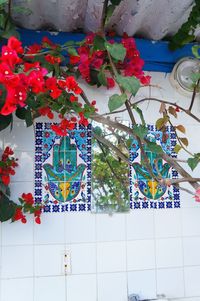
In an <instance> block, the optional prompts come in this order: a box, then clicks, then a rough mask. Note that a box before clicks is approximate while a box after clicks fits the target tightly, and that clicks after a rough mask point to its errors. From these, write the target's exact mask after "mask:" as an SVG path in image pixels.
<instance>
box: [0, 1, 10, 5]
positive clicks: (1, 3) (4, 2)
mask: <svg viewBox="0 0 200 301" xmlns="http://www.w3.org/2000/svg"><path fill="white" fill-rule="evenodd" d="M6 3H8V0H0V5H3V4H6Z"/></svg>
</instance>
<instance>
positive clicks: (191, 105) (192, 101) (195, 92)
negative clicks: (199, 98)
mask: <svg viewBox="0 0 200 301" xmlns="http://www.w3.org/2000/svg"><path fill="white" fill-rule="evenodd" d="M199 82H200V79H198V81H197V83H196V84H195V86H194V90H193V93H192V99H191V103H190V107H189V111H191V110H192V107H193V104H194V100H195V96H196V94H197V88H198V87H199Z"/></svg>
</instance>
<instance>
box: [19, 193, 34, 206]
mask: <svg viewBox="0 0 200 301" xmlns="http://www.w3.org/2000/svg"><path fill="white" fill-rule="evenodd" d="M22 199H23V200H24V202H25V203H26V204H28V205H31V206H32V205H33V204H34V199H33V195H32V193H23V194H22Z"/></svg>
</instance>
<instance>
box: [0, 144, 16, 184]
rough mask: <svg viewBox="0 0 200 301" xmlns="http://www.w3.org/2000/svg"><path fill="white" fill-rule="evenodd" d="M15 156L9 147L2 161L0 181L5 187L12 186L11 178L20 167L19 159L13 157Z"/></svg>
mask: <svg viewBox="0 0 200 301" xmlns="http://www.w3.org/2000/svg"><path fill="white" fill-rule="evenodd" d="M13 154H14V152H13V150H12V149H11V148H10V147H8V146H7V147H6V148H5V150H4V152H3V154H2V158H1V161H0V179H1V182H2V183H3V184H4V185H5V186H8V185H9V184H10V176H11V175H12V176H13V175H14V174H15V170H14V168H15V167H17V166H18V163H17V159H15V158H14V157H12V155H13Z"/></svg>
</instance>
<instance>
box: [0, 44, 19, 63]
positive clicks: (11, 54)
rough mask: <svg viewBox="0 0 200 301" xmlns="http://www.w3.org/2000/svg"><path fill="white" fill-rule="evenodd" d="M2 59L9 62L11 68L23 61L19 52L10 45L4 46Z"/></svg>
mask: <svg viewBox="0 0 200 301" xmlns="http://www.w3.org/2000/svg"><path fill="white" fill-rule="evenodd" d="M0 60H1V61H3V62H4V63H6V64H8V65H9V66H10V67H11V68H14V67H15V65H16V64H19V63H20V62H22V60H21V59H20V58H19V56H18V55H17V52H16V51H15V50H13V49H12V48H10V47H8V46H2V50H1V58H0Z"/></svg>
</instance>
